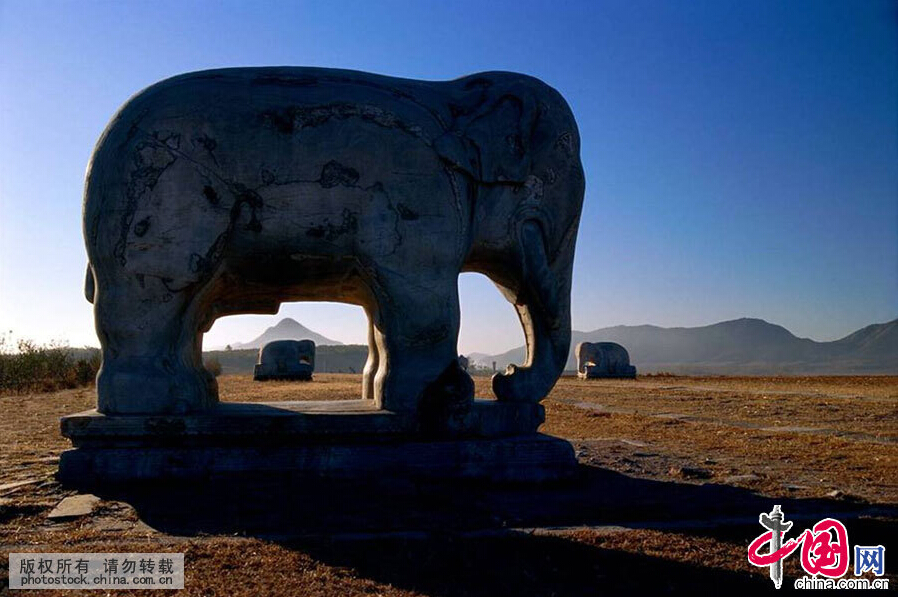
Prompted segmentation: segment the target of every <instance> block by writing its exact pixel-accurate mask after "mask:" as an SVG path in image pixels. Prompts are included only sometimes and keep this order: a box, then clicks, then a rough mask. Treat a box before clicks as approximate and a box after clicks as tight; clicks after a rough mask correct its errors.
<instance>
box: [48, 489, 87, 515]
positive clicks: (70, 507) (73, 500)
mask: <svg viewBox="0 0 898 597" xmlns="http://www.w3.org/2000/svg"><path fill="white" fill-rule="evenodd" d="M99 503H100V498H98V497H97V496H95V495H91V494H89V493H79V494H78V495H70V496H69V497H67V498H65V499H63V500H62V501H61V502H59V503H58V504H56V507H55V508H53V510H51V511H50V513H49V514H47V518H48V519H50V520H64V519H67V518H78V517H79V516H87V515H88V514H90V513H91V512H93V511H94V508H96V506H97V504H99Z"/></svg>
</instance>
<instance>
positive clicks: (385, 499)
mask: <svg viewBox="0 0 898 597" xmlns="http://www.w3.org/2000/svg"><path fill="white" fill-rule="evenodd" d="M84 489H90V490H91V491H93V492H95V493H97V494H98V495H101V496H102V497H104V498H106V499H115V500H122V501H125V502H128V503H130V504H131V505H132V506H133V507H134V508H135V509H136V510H137V513H138V515H139V516H140V518H141V519H142V520H143V521H144V522H146V523H147V524H149V525H150V526H152V527H154V528H156V529H157V530H159V531H162V532H165V533H168V534H172V535H180V536H193V535H199V534H228V535H232V534H238V535H244V536H255V537H259V538H262V539H265V540H270V541H274V542H277V543H278V544H281V545H284V546H287V547H289V548H291V549H298V550H301V551H304V552H306V553H310V554H312V555H313V556H314V557H316V558H318V559H320V560H322V561H324V562H327V563H329V564H333V565H337V566H348V567H352V568H354V569H356V570H357V571H358V572H359V573H360V574H362V575H365V576H367V577H370V578H372V579H375V580H379V581H381V582H386V583H389V584H392V585H393V586H397V587H403V588H408V589H413V590H422V591H425V592H428V593H431V594H439V595H496V594H509V593H510V592H515V593H521V594H557V595H563V594H582V593H583V592H584V591H588V590H595V589H596V588H597V587H602V588H604V589H616V590H627V589H632V588H646V587H652V589H653V590H660V591H665V590H678V589H686V588H695V587H696V586H700V584H699V583H708V582H714V583H716V584H717V585H718V586H725V587H730V588H731V590H735V591H737V592H739V591H742V590H745V591H749V590H755V591H756V590H758V588H763V587H764V586H765V584H766V583H769V581H766V580H765V579H764V577H763V575H760V576H759V575H750V574H746V573H737V572H728V571H723V570H719V569H715V568H708V567H702V566H700V565H694V566H693V565H688V564H684V563H678V562H675V561H673V559H666V558H659V557H650V556H647V555H639V554H631V553H626V552H623V551H617V550H614V549H608V548H605V547H602V546H601V545H595V544H590V543H589V542H588V541H587V542H582V541H576V540H572V539H571V537H570V534H568V535H566V536H561V535H559V534H555V533H553V532H552V531H551V529H553V528H558V527H566V528H569V527H586V526H588V527H617V526H621V527H626V528H630V529H655V530H664V531H669V532H675V533H681V532H685V533H687V534H688V535H689V536H696V535H698V536H712V537H716V538H718V539H723V540H729V541H731V542H736V543H740V542H741V543H745V544H746V545H747V542H748V541H750V540H751V539H753V538H754V537H755V536H757V535H758V534H760V533H761V532H763V529H762V528H761V527H760V526H759V525H758V515H759V514H760V513H761V512H768V511H770V509H771V508H772V506H773V504H775V503H776V504H780V505H781V507H782V509H783V510H784V511H785V512H786V513H787V515H788V517H789V518H790V519H792V520H796V521H798V523H797V528H798V527H801V528H805V527H809V526H811V525H812V524H813V523H814V522H816V521H817V520H820V519H821V518H824V517H834V518H838V519H840V520H842V521H843V522H844V521H852V522H851V523H850V524H849V527H850V528H851V529H852V543H856V542H857V541H858V540H861V539H863V538H864V537H865V536H867V535H869V539H870V540H871V541H880V542H881V541H882V537H883V535H885V534H888V535H891V534H894V532H895V530H896V528H895V527H898V525H896V524H895V523H894V522H882V521H881V520H880V521H877V522H876V523H875V524H874V523H871V522H869V516H871V515H873V516H876V515H880V516H881V515H885V516H886V517H890V518H891V520H892V521H894V520H895V518H896V514H898V508H896V507H895V506H879V507H874V506H870V505H869V504H863V503H853V502H847V501H840V500H828V499H788V498H770V497H765V496H761V495H758V494H756V493H753V492H751V491H748V490H745V489H741V488H736V487H730V486H724V485H716V484H704V485H693V484H686V483H677V482H662V481H653V480H647V479H639V478H633V477H629V476H626V475H623V474H620V473H617V472H613V471H609V470H605V469H600V468H596V467H589V466H581V467H580V470H579V475H578V476H577V478H575V479H572V480H570V481H566V482H554V483H551V484H543V485H533V484H530V485H523V484H483V483H479V484H478V483H470V482H468V483H462V482H452V483H445V482H443V483H421V482H417V483H410V482H400V481H397V480H387V479H381V480H372V481H370V482H367V483H364V484H362V483H359V482H354V483H343V482H334V481H326V480H317V481H316V480H309V479H287V478H283V477H278V478H265V477H260V476H258V475H256V476H254V477H242V478H229V479H208V480H206V481H204V482H194V483H177V484H173V483H170V484H165V485H161V484H158V483H154V484H145V485H136V484H130V485H128V486H127V487H112V486H105V487H90V488H84ZM865 520H866V521H867V522H865ZM535 529H539V531H538V532H535V531H534V530H535ZM889 529H891V530H889ZM574 535H576V533H574ZM877 537H878V539H877ZM743 557H744V556H743ZM597 583H600V584H597Z"/></svg>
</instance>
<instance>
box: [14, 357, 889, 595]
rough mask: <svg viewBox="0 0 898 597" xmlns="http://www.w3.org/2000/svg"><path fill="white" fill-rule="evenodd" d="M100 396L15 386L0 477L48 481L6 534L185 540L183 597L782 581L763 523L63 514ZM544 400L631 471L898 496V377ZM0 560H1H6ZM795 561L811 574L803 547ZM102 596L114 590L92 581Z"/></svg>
mask: <svg viewBox="0 0 898 597" xmlns="http://www.w3.org/2000/svg"><path fill="white" fill-rule="evenodd" d="M218 382H219V387H220V394H221V398H222V400H229V401H234V400H253V401H278V400H302V399H314V400H336V399H345V398H355V397H357V396H358V395H359V391H360V381H359V378H358V376H356V375H339V374H317V375H316V376H315V380H314V381H312V382H307V383H295V382H266V383H255V382H252V381H251V380H250V379H249V378H248V376H222V377H219V378H218ZM476 384H477V389H478V394H479V395H481V396H486V395H489V380H488V379H483V378H477V379H476ZM93 402H94V396H93V389H92V388H81V389H74V390H63V391H57V392H52V393H45V394H34V393H32V394H27V393H26V394H21V395H9V396H0V471H2V473H0V474H2V478H0V485H3V484H8V483H12V482H16V481H32V482H31V483H30V484H27V485H21V486H18V487H12V488H10V489H5V490H0V544H2V545H3V549H4V550H5V551H6V552H10V551H94V552H96V551H163V550H164V551H184V552H185V553H186V561H187V566H188V571H187V572H188V574H187V586H186V589H185V590H184V591H183V592H181V593H180V594H184V595H197V596H200V595H201V596H211V595H228V596H247V597H249V596H253V597H255V596H258V595H349V596H355V595H389V596H408V595H440V596H450V595H496V594H522V595H523V594H541V595H550V594H571V595H577V594H594V593H597V592H600V591H601V590H603V589H604V590H606V591H610V592H615V593H625V592H634V591H637V590H639V589H642V590H645V589H646V588H647V587H650V588H652V590H656V591H665V590H684V591H685V590H694V589H695V588H696V587H702V586H715V587H718V588H721V590H722V589H723V588H724V587H727V588H728V592H732V591H733V590H735V592H749V591H760V590H770V589H772V585H771V584H770V582H769V580H768V579H767V577H766V574H767V571H766V570H762V569H758V568H754V567H752V566H750V565H749V564H748V563H747V562H746V560H745V546H746V543H747V541H748V540H749V539H751V538H753V536H751V537H748V536H742V535H739V536H736V537H734V536H731V535H728V534H727V533H725V532H722V531H721V532H716V533H712V532H708V531H696V532H691V531H682V530H681V531H672V530H666V529H664V528H657V529H633V530H619V531H618V530H614V529H602V528H582V529H570V530H565V529H556V530H553V529H538V530H537V531H536V532H535V533H533V534H528V533H514V532H511V533H508V534H505V535H501V534H500V535H496V536H478V535H476V534H475V535H471V536H468V535H452V534H446V535H439V534H431V535H427V536H426V537H415V536H411V537H392V536H372V537H369V538H367V539H358V540H345V541H344V540H341V541H337V540H336V539H333V540H328V539H319V540H314V541H312V540H309V541H288V540H279V541H275V540H271V539H262V538H247V537H229V536H201V537H194V538H184V537H176V536H169V535H166V534H164V533H161V532H159V531H156V530H154V529H152V528H150V527H148V526H147V525H146V524H145V523H144V522H142V521H141V520H140V519H139V517H138V516H137V514H136V512H135V511H134V510H133V509H132V508H131V507H130V506H128V505H127V504H124V503H121V502H103V503H102V507H101V509H100V510H99V511H98V512H96V513H95V514H94V515H93V516H91V517H89V518H84V519H76V520H74V521H71V522H64V523H51V522H50V521H48V520H47V518H46V515H47V512H48V511H49V509H50V508H52V507H53V506H54V505H55V504H56V503H57V502H58V501H59V500H60V499H61V498H62V497H64V496H65V495H67V494H69V493H71V491H70V490H66V489H65V488H62V487H60V486H59V485H58V484H57V483H56V482H55V481H54V480H53V478H52V475H53V473H54V471H55V469H56V459H57V458H58V455H59V453H60V452H61V451H62V450H64V449H66V448H67V447H68V445H67V441H65V440H64V439H63V438H62V437H60V435H59V427H58V418H59V417H60V416H62V415H64V414H67V413H72V412H77V411H80V410H84V409H87V408H90V407H92V406H93ZM544 404H545V405H546V409H547V412H548V415H547V416H548V420H547V423H546V425H545V426H544V429H543V430H544V431H545V432H547V433H551V434H555V435H559V436H562V437H565V438H569V439H571V440H572V441H573V442H574V444H575V446H576V447H577V449H578V452H579V455H580V459H581V462H582V463H584V464H586V465H588V466H593V467H601V468H604V469H607V470H610V471H616V472H617V473H622V474H624V475H627V476H629V477H638V478H645V479H653V480H662V481H676V482H677V483H696V484H697V483H707V482H711V483H720V484H725V485H733V486H740V487H744V488H747V489H750V490H752V491H756V492H760V493H763V494H765V495H768V496H771V497H785V498H791V497H822V496H826V495H827V494H828V493H829V492H831V491H833V490H839V491H841V492H843V493H844V494H850V495H853V496H856V497H857V498H858V499H861V500H865V501H867V502H871V503H875V504H883V505H888V504H894V503H895V502H896V501H898V448H896V442H898V437H896V435H898V425H896V423H898V408H896V407H898V378H895V377H805V378H747V377H742V378H722V377H673V376H652V377H642V378H640V379H638V380H597V381H588V382H587V381H580V380H577V379H575V378H563V379H562V380H561V381H560V382H559V384H558V386H557V387H556V388H555V390H554V391H553V392H552V394H551V395H550V396H549V398H547V400H546V401H545V402H544ZM683 466H687V467H696V468H703V469H705V470H707V471H708V472H709V473H710V474H711V479H709V480H707V481H705V480H692V479H683V478H680V477H673V478H672V476H671V475H672V471H673V473H674V474H675V473H676V471H677V470H678V467H683ZM284 499H290V498H289V496H285V497H284ZM297 507H301V506H299V505H298V506H297ZM747 514H748V515H756V513H755V512H749V513H747ZM868 524H870V525H874V526H873V527H872V528H873V535H872V536H873V537H874V539H875V538H876V537H879V539H878V540H880V541H886V539H885V537H884V534H883V533H884V532H883V531H879V530H877V529H878V528H879V527H876V526H875V525H876V524H879V523H877V522H876V521H875V520H871V521H868ZM893 527H894V525H893ZM893 527H892V528H893ZM759 528H760V527H759ZM852 528H854V527H852ZM749 532H751V531H749ZM0 560H2V562H3V563H2V564H0V567H2V568H0V572H2V569H3V568H5V565H6V558H0ZM887 571H888V569H887ZM786 572H787V575H792V576H794V575H796V574H798V570H797V568H796V564H795V561H789V562H788V563H787V568H786ZM893 582H894V579H893ZM5 592H7V591H5V590H2V589H0V593H5ZM33 594H35V595H45V594H46V595H49V594H59V595H69V594H73V593H72V592H58V593H55V592H52V591H51V592H45V591H35V592H33ZM94 594H102V593H97V592H87V593H85V595H94ZM116 594H130V593H116ZM134 594H137V592H136V591H135V592H134ZM167 594H170V593H167Z"/></svg>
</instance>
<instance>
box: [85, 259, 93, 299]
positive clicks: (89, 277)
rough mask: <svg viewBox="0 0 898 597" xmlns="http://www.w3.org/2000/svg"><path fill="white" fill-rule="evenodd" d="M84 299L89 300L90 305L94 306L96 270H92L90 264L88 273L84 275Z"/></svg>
mask: <svg viewBox="0 0 898 597" xmlns="http://www.w3.org/2000/svg"><path fill="white" fill-rule="evenodd" d="M84 298H86V299H87V302H88V303H91V304H93V302H94V270H93V269H91V267H90V264H89V263H88V264H87V273H86V274H84Z"/></svg>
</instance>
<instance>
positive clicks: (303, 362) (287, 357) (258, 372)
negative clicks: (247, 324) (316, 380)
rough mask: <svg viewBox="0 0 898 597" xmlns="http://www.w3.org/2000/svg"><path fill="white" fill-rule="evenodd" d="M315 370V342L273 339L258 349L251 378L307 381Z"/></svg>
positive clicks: (258, 379)
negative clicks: (256, 360)
mask: <svg viewBox="0 0 898 597" xmlns="http://www.w3.org/2000/svg"><path fill="white" fill-rule="evenodd" d="M313 371H315V343H314V342H312V341H311V340H274V341H272V342H269V343H268V344H266V345H265V346H263V347H262V348H260V349H259V362H258V363H257V364H256V367H255V369H254V370H253V379H255V380H256V381H266V380H269V379H289V380H303V381H308V380H310V379H312V372H313Z"/></svg>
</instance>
